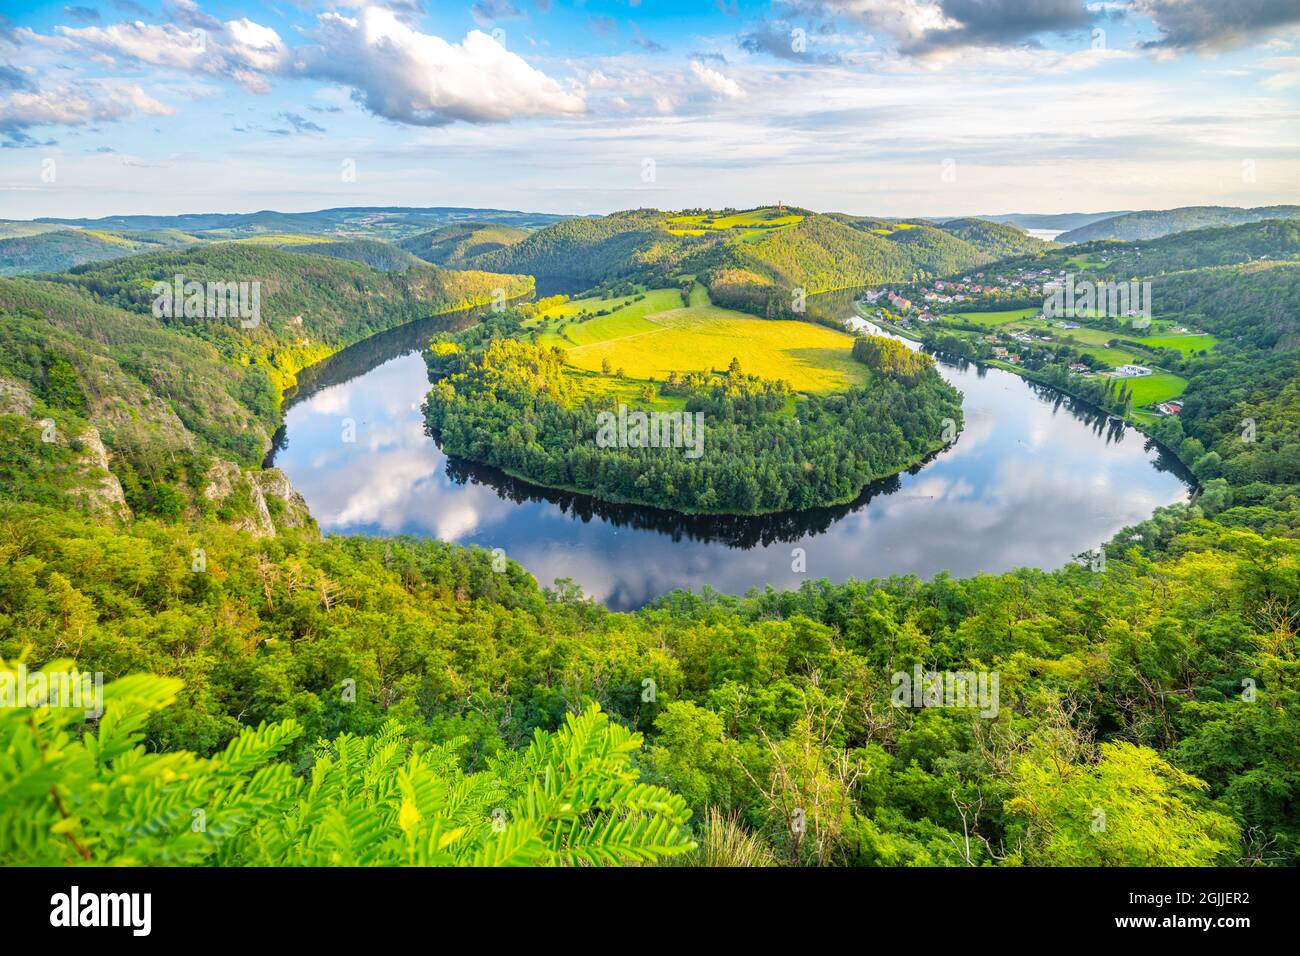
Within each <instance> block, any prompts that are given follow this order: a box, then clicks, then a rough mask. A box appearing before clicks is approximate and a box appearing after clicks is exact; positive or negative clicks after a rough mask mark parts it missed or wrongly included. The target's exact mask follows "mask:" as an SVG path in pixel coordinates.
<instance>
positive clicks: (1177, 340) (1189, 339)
mask: <svg viewBox="0 0 1300 956" xmlns="http://www.w3.org/2000/svg"><path fill="white" fill-rule="evenodd" d="M1134 341H1137V342H1141V343H1142V344H1143V345H1149V346H1151V347H1152V348H1165V349H1178V351H1180V352H1182V353H1183V354H1184V355H1192V354H1194V353H1196V352H1208V351H1209V350H1210V349H1212V348H1214V346H1215V345H1217V344H1218V340H1217V339H1215V337H1214V336H1213V335H1208V334H1205V333H1202V334H1201V335H1148V336H1146V337H1144V338H1140V339H1135V340H1134Z"/></svg>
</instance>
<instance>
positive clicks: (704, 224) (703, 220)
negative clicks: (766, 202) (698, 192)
mask: <svg viewBox="0 0 1300 956" xmlns="http://www.w3.org/2000/svg"><path fill="white" fill-rule="evenodd" d="M802 221H803V216H800V215H796V214H792V213H778V212H777V210H776V209H775V208H773V207H770V206H767V207H763V208H759V209H749V210H746V211H745V212H737V213H732V214H731V215H729V216H713V215H695V216H673V217H672V218H671V219H669V220H668V222H667V229H668V231H669V232H670V233H672V234H673V235H675V236H703V235H707V234H708V233H711V232H729V231H730V232H735V233H737V234H738V235H739V236H740V237H741V238H742V239H758V238H761V237H762V236H765V235H767V234H768V233H769V232H772V231H774V230H775V229H781V228H784V227H785V226H792V225H794V224H795V223H797V222H802Z"/></svg>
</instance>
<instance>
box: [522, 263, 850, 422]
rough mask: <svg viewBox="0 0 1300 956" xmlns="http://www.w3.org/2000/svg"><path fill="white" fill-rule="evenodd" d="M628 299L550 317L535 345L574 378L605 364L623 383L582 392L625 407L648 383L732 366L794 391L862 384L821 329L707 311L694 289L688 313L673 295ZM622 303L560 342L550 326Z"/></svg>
mask: <svg viewBox="0 0 1300 956" xmlns="http://www.w3.org/2000/svg"><path fill="white" fill-rule="evenodd" d="M632 298H634V297H623V298H621V299H613V300H605V299H585V300H575V301H571V302H568V303H565V305H563V306H559V307H557V308H555V309H552V310H550V311H548V312H547V313H546V315H545V316H544V317H543V318H545V319H549V320H550V321H551V323H552V324H551V325H550V326H548V331H546V332H544V333H543V334H542V335H541V336H540V338H539V341H541V342H542V343H543V344H547V345H554V346H557V347H559V348H562V349H564V350H565V351H566V352H567V353H568V362H569V364H570V365H572V366H573V367H574V368H575V370H580V371H582V372H587V373H599V372H600V371H601V369H602V367H603V366H604V364H605V362H608V363H609V366H610V367H611V368H612V369H615V370H617V369H622V370H623V372H624V375H625V376H626V377H625V379H617V378H612V377H609V376H602V375H599V374H594V375H590V376H587V377H585V378H584V381H583V386H584V388H589V389H592V390H594V391H599V392H600V393H601V394H606V393H609V394H620V395H622V394H623V393H624V392H626V396H625V397H627V398H630V399H635V397H636V394H637V393H638V392H639V391H640V388H641V386H642V385H643V384H644V383H645V382H647V381H649V380H650V379H654V380H657V381H661V382H662V381H663V380H665V379H666V378H667V377H668V373H669V372H690V371H703V372H708V371H714V370H716V371H723V370H725V369H726V368H727V367H728V365H730V363H731V360H732V359H733V358H735V359H738V360H739V362H740V367H741V369H742V370H743V371H744V372H746V373H747V374H750V375H759V376H761V377H763V378H774V379H784V380H785V381H787V382H789V383H790V385H791V387H792V388H793V389H794V390H795V391H806V392H826V391H833V390H836V389H842V388H847V387H849V386H851V385H856V384H860V383H862V382H864V381H865V380H866V378H867V374H866V369H865V368H864V367H863V366H862V365H861V363H859V362H857V361H855V360H854V359H853V357H852V354H851V349H852V346H853V339H852V337H851V336H848V335H845V334H844V333H842V332H836V331H835V330H833V329H829V328H826V327H825V326H820V325H812V324H810V323H807V322H792V321H770V320H767V319H759V318H755V317H754V316H751V315H747V314H745V313H743V312H735V311H732V310H731V309H723V308H720V307H718V306H714V305H712V304H710V302H709V297H708V291H707V290H706V289H705V288H704V287H703V286H702V285H698V284H697V285H696V286H695V287H694V289H693V290H692V292H691V297H690V298H691V303H692V304H691V306H689V307H686V308H683V307H682V304H681V302H682V299H681V294H680V293H679V292H678V291H677V290H676V289H656V290H652V291H650V292H647V293H646V297H645V298H644V299H642V300H641V301H639V302H632V301H631V299H632ZM623 302H626V303H628V304H627V305H626V306H624V307H623V308H616V309H615V311H613V312H611V313H610V314H609V315H604V316H598V317H595V318H591V319H587V320H586V321H584V322H577V323H571V324H569V325H568V326H567V327H566V328H565V330H564V332H563V335H561V334H560V332H559V331H558V330H557V329H556V327H555V325H554V321H555V319H556V318H560V317H563V316H574V315H577V314H578V313H579V312H580V311H582V310H583V309H586V310H587V311H598V310H603V309H606V308H610V307H615V306H617V305H619V304H620V303H623ZM537 322H538V320H534V324H537Z"/></svg>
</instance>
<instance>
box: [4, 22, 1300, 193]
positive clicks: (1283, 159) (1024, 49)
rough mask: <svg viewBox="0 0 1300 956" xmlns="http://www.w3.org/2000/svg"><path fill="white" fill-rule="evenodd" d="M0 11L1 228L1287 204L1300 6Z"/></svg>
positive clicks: (1294, 154)
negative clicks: (192, 219) (355, 214)
mask: <svg viewBox="0 0 1300 956" xmlns="http://www.w3.org/2000/svg"><path fill="white" fill-rule="evenodd" d="M0 10H2V11H3V14H4V17H5V19H4V20H3V21H0V145H3V146H4V147H5V148H3V149H0V197H3V199H2V200H0V218H30V217H35V216H41V215H56V216H91V215H107V214H112V213H178V212H196V211H248V210H254V209H262V208H275V209H284V210H306V209H316V208H323V207H327V206H344V205H412V206H429V205H463V206H491V207H503V208H512V209H528V210H536V211H546V212H574V213H593V212H607V211H611V210H614V209H625V208H630V207H635V206H657V207H660V208H681V207H688V206H697V205H711V206H724V205H730V206H750V205H757V204H760V203H768V202H775V201H777V200H781V201H784V202H786V203H794V204H798V205H803V206H808V207H811V208H814V209H820V210H840V211H845V212H854V213H863V214H878V215H890V216H906V215H968V214H979V213H986V214H987V213H996V212H1013V211H1014V212H1059V211H1100V210H1111V209H1131V208H1153V207H1169V206H1178V205H1193V204H1230V205H1266V204H1273V203H1297V202H1300V149H1298V148H1297V147H1298V146H1300V142H1298V140H1300V122H1298V119H1300V4H1298V3H1296V2H1295V0H1118V2H1095V3H1085V2H1084V0H779V2H767V0H763V2H746V0H693V2H686V0H639V2H636V0H586V2H564V0H551V2H546V0H478V2H474V3H463V2H459V0H455V2H448V0H284V2H280V3H272V4H251V3H242V2H238V0H221V2H217V0H206V2H195V0H167V2H163V3H160V2H154V0H75V2H73V3H34V4H27V3H21V2H12V0H2V2H0Z"/></svg>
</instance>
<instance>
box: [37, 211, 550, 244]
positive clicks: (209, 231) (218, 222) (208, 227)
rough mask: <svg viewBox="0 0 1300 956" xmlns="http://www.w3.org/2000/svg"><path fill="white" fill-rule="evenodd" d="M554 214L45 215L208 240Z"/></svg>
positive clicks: (515, 222)
mask: <svg viewBox="0 0 1300 956" xmlns="http://www.w3.org/2000/svg"><path fill="white" fill-rule="evenodd" d="M564 218H566V217H564V216H556V215H552V214H550V213H531V212H516V211H513V210H507V209H472V208H464V207H460V206H429V207H408V206H355V207H342V208H335V209H320V210H316V211H315V212H276V211H274V210H270V209H264V210H261V211H259V212H250V213H188V214H184V215H178V216H105V217H102V218H99V219H57V218H42V219H38V220H36V222H40V223H56V224H61V225H66V226H75V227H78V228H86V229H139V230H157V229H180V230H182V231H184V232H189V233H198V234H203V235H204V236H205V237H207V238H235V237H238V236H251V235H257V234H260V233H308V234H313V233H338V234H340V235H352V236H365V237H371V238H381V239H383V238H386V239H397V238H403V237H406V236H411V235H414V234H416V233H418V232H425V231H428V230H430V229H437V228H439V227H441V226H446V225H449V224H452V223H457V222H484V221H488V222H496V223H502V224H508V225H512V226H524V227H530V228H536V227H540V226H547V225H550V224H551V223H554V222H558V221H559V220H561V219H564Z"/></svg>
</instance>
